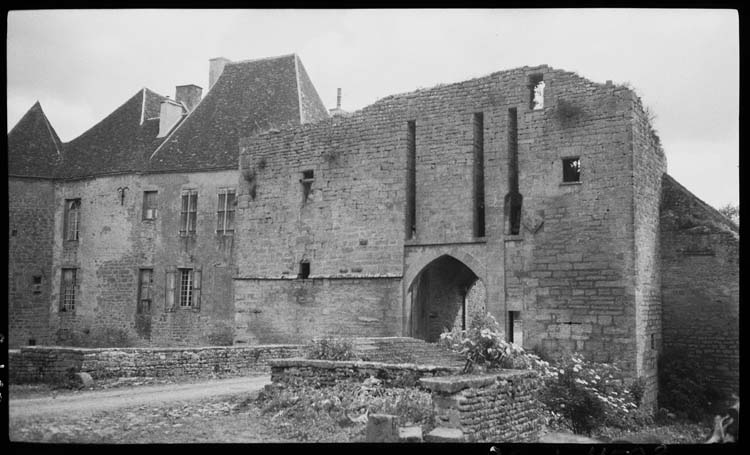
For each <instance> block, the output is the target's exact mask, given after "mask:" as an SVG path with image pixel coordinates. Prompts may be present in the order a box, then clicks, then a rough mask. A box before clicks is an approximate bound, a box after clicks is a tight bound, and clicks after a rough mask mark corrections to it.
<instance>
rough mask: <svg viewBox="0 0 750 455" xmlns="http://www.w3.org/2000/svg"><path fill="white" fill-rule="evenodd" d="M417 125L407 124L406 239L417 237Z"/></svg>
mask: <svg viewBox="0 0 750 455" xmlns="http://www.w3.org/2000/svg"><path fill="white" fill-rule="evenodd" d="M416 187H417V124H416V121H414V120H410V121H408V122H406V239H407V240H411V239H413V238H414V237H416V235H417V195H416V194H417V191H416Z"/></svg>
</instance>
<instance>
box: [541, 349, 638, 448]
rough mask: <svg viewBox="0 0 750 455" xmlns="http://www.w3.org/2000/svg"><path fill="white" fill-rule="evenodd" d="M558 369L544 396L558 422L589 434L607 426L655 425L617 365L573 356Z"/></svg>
mask: <svg viewBox="0 0 750 455" xmlns="http://www.w3.org/2000/svg"><path fill="white" fill-rule="evenodd" d="M558 366H559V368H558V370H557V373H556V374H555V375H554V376H552V377H551V378H549V379H548V380H547V381H546V384H545V388H544V390H543V392H542V394H541V400H542V402H543V403H544V404H545V405H546V406H547V408H548V410H549V411H550V413H551V415H552V416H553V419H554V418H557V420H558V423H561V424H562V425H564V426H567V427H569V428H570V429H571V430H573V431H574V432H576V433H586V434H591V431H593V430H595V429H597V428H599V427H601V426H604V425H607V426H612V427H617V428H625V429H637V428H640V427H641V426H643V425H645V424H649V423H651V419H650V417H649V415H648V414H647V413H646V412H641V411H639V410H638V406H637V405H636V403H635V402H634V400H633V395H634V392H633V386H632V385H631V386H630V387H627V386H626V385H625V383H624V381H623V380H622V379H621V376H622V373H621V371H620V369H619V368H618V367H617V365H615V364H609V363H594V362H588V361H586V360H584V358H583V356H582V355H580V354H573V355H571V356H568V357H565V358H563V359H562V360H561V361H560V362H559V365H558ZM634 384H635V383H634ZM635 394H637V390H636V392H635ZM592 398H593V399H595V401H596V404H594V402H593V401H592Z"/></svg>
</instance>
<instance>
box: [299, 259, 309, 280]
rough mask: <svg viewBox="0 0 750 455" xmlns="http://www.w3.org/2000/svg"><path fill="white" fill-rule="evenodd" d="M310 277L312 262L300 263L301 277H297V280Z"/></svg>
mask: <svg viewBox="0 0 750 455" xmlns="http://www.w3.org/2000/svg"><path fill="white" fill-rule="evenodd" d="M309 277H310V262H309V261H301V262H300V263H299V275H297V278H300V279H307V278H309Z"/></svg>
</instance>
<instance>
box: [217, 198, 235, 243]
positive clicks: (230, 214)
mask: <svg viewBox="0 0 750 455" xmlns="http://www.w3.org/2000/svg"><path fill="white" fill-rule="evenodd" d="M236 201H237V199H236V197H235V190H234V189H232V188H224V189H222V190H219V205H218V210H217V216H216V232H217V233H218V234H221V235H233V234H234V207H235V205H236Z"/></svg>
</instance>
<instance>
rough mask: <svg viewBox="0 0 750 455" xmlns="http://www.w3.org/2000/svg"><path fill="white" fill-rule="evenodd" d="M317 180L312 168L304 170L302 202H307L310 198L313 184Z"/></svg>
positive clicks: (301, 181)
mask: <svg viewBox="0 0 750 455" xmlns="http://www.w3.org/2000/svg"><path fill="white" fill-rule="evenodd" d="M314 181H315V173H314V172H313V171H312V170H307V171H302V179H301V180H300V183H302V203H303V204H305V203H307V202H308V201H309V200H310V195H311V194H312V184H313V182H314Z"/></svg>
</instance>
